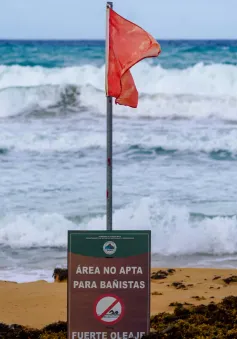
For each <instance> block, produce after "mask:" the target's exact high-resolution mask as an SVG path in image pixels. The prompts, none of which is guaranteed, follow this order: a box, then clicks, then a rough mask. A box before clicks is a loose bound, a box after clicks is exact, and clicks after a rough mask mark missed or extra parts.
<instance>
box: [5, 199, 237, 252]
mask: <svg viewBox="0 0 237 339" xmlns="http://www.w3.org/2000/svg"><path fill="white" fill-rule="evenodd" d="M105 223H106V219H105V217H96V218H93V219H91V220H89V222H87V223H84V222H83V223H82V224H79V225H77V224H75V223H73V222H72V221H69V220H67V219H66V218H64V217H63V216H61V215H58V214H44V215H37V214H22V215H14V216H6V217H4V218H2V219H1V220H0V244H1V245H6V246H11V247H12V248H30V247H44V246H50V247H66V243H67V230H69V229H72V230H74V229H85V230H101V229H105ZM114 229H120V230H123V229H125V230H126V229H130V230H142V229H148V230H151V231H152V253H153V254H161V255H182V254H184V255H185V254H186V255H189V254H195V253H203V254H215V255H221V254H233V253H236V248H237V238H236V232H237V219H236V217H235V216H234V217H221V216H217V217H214V218H207V217H206V218H204V219H203V220H198V221H195V220H192V219H191V218H190V212H189V210H188V208H186V207H185V206H175V205H170V204H168V203H160V201H158V200H153V199H151V198H143V199H141V200H139V201H137V202H135V203H133V204H131V205H129V206H126V207H124V208H122V209H119V210H116V211H115V213H114Z"/></svg>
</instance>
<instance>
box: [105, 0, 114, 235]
mask: <svg viewBox="0 0 237 339" xmlns="http://www.w3.org/2000/svg"><path fill="white" fill-rule="evenodd" d="M108 6H109V7H110V8H113V2H107V7H108ZM108 20H109V18H108V17H107V34H106V63H107V67H108V66H109V65H108V56H109V54H108V53H109V22H108ZM106 76H107V74H106ZM106 81H107V79H106ZM112 156H113V101H112V97H110V96H107V219H106V229H107V231H112V229H113V220H112V217H113V190H112V183H113V182H112V178H113V177H112V159H113V157H112Z"/></svg>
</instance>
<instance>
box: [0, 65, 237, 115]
mask: <svg viewBox="0 0 237 339" xmlns="http://www.w3.org/2000/svg"><path fill="white" fill-rule="evenodd" d="M132 73H133V75H134V78H135V82H136V85H137V88H138V90H139V93H140V101H139V106H138V109H136V110H133V109H130V108H128V107H122V106H116V107H115V110H114V114H115V115H118V116H123V117H131V116H132V117H152V118H187V119H200V118H207V117H215V118H218V119H219V118H220V119H227V120H234V121H235V120H237V116H236V104H237V66H235V65H227V64H212V65H204V64H203V63H198V64H196V65H195V66H193V67H189V68H186V69H165V68H162V67H161V66H159V65H158V66H151V65H149V63H147V62H141V63H140V64H138V65H136V66H135V67H134V68H133V69H132ZM104 74H105V70H104V66H103V67H96V66H93V65H83V66H75V67H64V68H44V67H41V66H35V67H29V66H3V65H2V66H0V117H9V116H16V115H19V114H23V113H24V114H27V113H32V112H33V113H34V112H39V114H40V113H41V114H42V115H43V112H45V111H49V112H50V111H57V112H58V111H60V110H61V111H62V112H64V113H66V112H67V111H70V110H76V111H80V110H90V111H91V112H92V113H93V112H95V113H97V114H103V115H104V114H105V111H106V107H105V96H104Z"/></svg>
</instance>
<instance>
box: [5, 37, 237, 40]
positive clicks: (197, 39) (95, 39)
mask: <svg viewBox="0 0 237 339" xmlns="http://www.w3.org/2000/svg"><path fill="white" fill-rule="evenodd" d="M155 39H156V40H157V41H207V40H209V41H217V40H219V41H229V40H232V41H237V38H159V39H157V38H155ZM0 41H105V38H103V39H99V38H89V39H86V38H81V39H79V38H77V39H74V38H1V37H0Z"/></svg>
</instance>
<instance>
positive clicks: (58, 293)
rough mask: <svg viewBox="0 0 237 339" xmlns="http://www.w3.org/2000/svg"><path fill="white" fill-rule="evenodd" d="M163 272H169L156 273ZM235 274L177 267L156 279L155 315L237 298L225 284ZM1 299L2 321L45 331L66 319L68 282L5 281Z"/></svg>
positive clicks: (153, 290)
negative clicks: (181, 306)
mask: <svg viewBox="0 0 237 339" xmlns="http://www.w3.org/2000/svg"><path fill="white" fill-rule="evenodd" d="M159 270H162V271H163V270H166V269H164V268H162V269H159V268H154V269H152V272H157V271H159ZM235 275H237V270H233V269H232V270H231V269H203V268H200V269H199V268H176V269H175V272H173V273H171V274H169V275H168V276H167V277H166V278H163V279H152V281H151V314H156V313H160V312H172V311H173V309H174V308H173V307H172V306H169V305H170V303H172V302H181V303H185V302H186V303H191V304H194V305H198V304H208V303H210V302H211V301H214V302H219V301H221V300H222V299H223V298H224V297H226V296H230V295H233V296H237V283H234V282H233V283H232V282H231V283H229V284H228V283H226V282H224V281H223V279H226V278H229V277H231V276H235ZM173 283H174V284H173ZM0 300H1V307H0V322H3V323H6V324H13V323H17V324H20V325H24V326H30V327H34V328H42V327H43V326H45V325H47V324H49V323H52V322H57V321H59V320H62V321H65V320H66V303H67V283H65V282H62V283H58V282H55V283H48V282H46V281H36V282H33V283H14V282H7V281H1V282H0Z"/></svg>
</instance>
